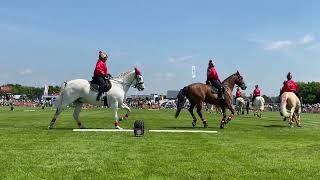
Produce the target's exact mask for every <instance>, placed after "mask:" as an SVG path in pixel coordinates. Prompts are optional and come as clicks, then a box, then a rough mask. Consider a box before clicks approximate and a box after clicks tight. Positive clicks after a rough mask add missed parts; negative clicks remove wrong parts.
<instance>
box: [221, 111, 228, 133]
mask: <svg viewBox="0 0 320 180" xmlns="http://www.w3.org/2000/svg"><path fill="white" fill-rule="evenodd" d="M221 110H222V116H223V117H222V120H221V123H220V129H223V128H224V125H225V124H227V120H226V118H227V115H226V107H225V106H223V107H221Z"/></svg>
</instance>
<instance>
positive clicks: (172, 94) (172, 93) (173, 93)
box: [166, 90, 179, 99]
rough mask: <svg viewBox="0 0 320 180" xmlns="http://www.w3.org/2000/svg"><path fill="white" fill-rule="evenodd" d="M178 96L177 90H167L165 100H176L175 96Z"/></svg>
mask: <svg viewBox="0 0 320 180" xmlns="http://www.w3.org/2000/svg"><path fill="white" fill-rule="evenodd" d="M178 94H179V91H178V90H169V91H167V97H166V98H167V99H176V98H177V95H178Z"/></svg>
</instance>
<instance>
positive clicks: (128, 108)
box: [119, 103, 131, 121]
mask: <svg viewBox="0 0 320 180" xmlns="http://www.w3.org/2000/svg"><path fill="white" fill-rule="evenodd" d="M121 108H123V109H126V110H127V113H126V115H125V116H124V117H121V118H120V119H119V121H122V120H127V119H128V117H129V113H130V112H131V109H130V107H129V106H128V105H126V104H125V103H122V105H121Z"/></svg>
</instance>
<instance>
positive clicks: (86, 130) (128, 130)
mask: <svg viewBox="0 0 320 180" xmlns="http://www.w3.org/2000/svg"><path fill="white" fill-rule="evenodd" d="M73 131H74V132H133V129H73ZM148 132H160V133H218V131H195V130H165V129H163V130H156V129H155V130H152V129H150V130H148Z"/></svg>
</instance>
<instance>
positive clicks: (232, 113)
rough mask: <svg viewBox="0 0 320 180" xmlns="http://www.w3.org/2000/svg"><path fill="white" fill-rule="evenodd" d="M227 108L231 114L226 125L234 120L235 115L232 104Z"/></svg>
mask: <svg viewBox="0 0 320 180" xmlns="http://www.w3.org/2000/svg"><path fill="white" fill-rule="evenodd" d="M227 108H228V109H229V110H230V111H231V114H230V115H229V117H228V119H227V121H226V123H228V122H229V121H231V120H232V119H233V118H234V114H235V112H234V109H233V107H232V105H231V103H230V104H228V105H227Z"/></svg>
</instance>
